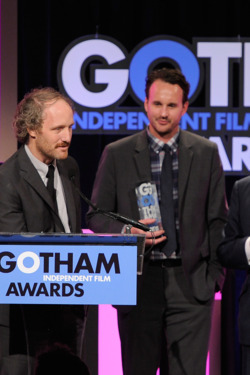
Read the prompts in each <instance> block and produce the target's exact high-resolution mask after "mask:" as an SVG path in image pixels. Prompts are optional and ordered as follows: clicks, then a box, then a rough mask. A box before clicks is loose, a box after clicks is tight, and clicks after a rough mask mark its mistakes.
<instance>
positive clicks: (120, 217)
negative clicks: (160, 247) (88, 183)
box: [70, 176, 150, 232]
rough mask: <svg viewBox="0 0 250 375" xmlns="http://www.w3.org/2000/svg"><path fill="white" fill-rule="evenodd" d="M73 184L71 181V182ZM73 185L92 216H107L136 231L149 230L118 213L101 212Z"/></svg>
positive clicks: (145, 226)
mask: <svg viewBox="0 0 250 375" xmlns="http://www.w3.org/2000/svg"><path fill="white" fill-rule="evenodd" d="M73 179H74V176H72V177H71V178H70V180H71V181H72V180H73ZM72 182H73V181H72ZM73 185H74V187H75V189H76V191H77V192H78V194H79V195H80V197H81V198H82V199H83V200H84V202H85V203H87V204H88V205H89V206H90V207H92V208H93V210H94V212H93V215H94V214H101V215H104V216H107V217H110V218H112V219H115V220H118V221H121V222H122V223H124V224H127V225H131V226H132V227H135V228H138V229H141V230H143V231H145V232H148V231H149V230H150V228H149V227H148V226H147V225H145V224H143V223H140V222H139V221H136V220H133V219H130V218H128V217H126V216H123V215H120V214H118V213H115V212H110V211H105V210H101V209H100V208H99V207H97V206H96V205H95V204H94V203H92V202H91V201H90V200H89V199H88V198H87V197H86V196H85V195H84V194H83V193H82V192H81V190H80V189H79V188H78V187H77V186H76V185H75V183H74V182H73Z"/></svg>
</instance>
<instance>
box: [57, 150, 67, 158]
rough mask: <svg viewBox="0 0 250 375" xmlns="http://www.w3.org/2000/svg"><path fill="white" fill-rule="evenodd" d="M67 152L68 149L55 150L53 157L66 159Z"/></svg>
mask: <svg viewBox="0 0 250 375" xmlns="http://www.w3.org/2000/svg"><path fill="white" fill-rule="evenodd" d="M68 155H69V153H68V150H64V151H63V150H61V151H59V152H56V155H55V159H57V160H61V159H66V158H67V157H68Z"/></svg>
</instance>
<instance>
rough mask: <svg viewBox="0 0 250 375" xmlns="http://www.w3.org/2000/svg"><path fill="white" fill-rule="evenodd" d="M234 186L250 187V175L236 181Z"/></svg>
mask: <svg viewBox="0 0 250 375" xmlns="http://www.w3.org/2000/svg"><path fill="white" fill-rule="evenodd" d="M234 186H235V187H239V188H243V187H249V188H250V176H245V177H242V178H240V179H239V180H237V181H235V183H234Z"/></svg>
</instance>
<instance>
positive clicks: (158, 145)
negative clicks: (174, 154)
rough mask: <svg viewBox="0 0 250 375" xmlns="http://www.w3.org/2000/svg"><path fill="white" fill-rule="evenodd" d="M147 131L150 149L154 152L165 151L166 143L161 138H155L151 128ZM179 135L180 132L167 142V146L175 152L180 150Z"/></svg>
mask: <svg viewBox="0 0 250 375" xmlns="http://www.w3.org/2000/svg"><path fill="white" fill-rule="evenodd" d="M146 130H147V136H148V141H149V145H150V147H151V148H152V149H153V151H154V152H160V151H161V150H162V149H163V147H164V145H165V143H164V142H163V141H162V140H160V139H159V138H157V137H155V136H154V135H153V134H151V133H150V131H149V128H146ZM179 135H180V130H179V131H178V132H177V133H176V134H175V135H174V136H173V137H172V138H171V139H170V140H169V141H168V142H167V145H168V146H169V147H170V148H171V149H173V150H177V148H178V143H179Z"/></svg>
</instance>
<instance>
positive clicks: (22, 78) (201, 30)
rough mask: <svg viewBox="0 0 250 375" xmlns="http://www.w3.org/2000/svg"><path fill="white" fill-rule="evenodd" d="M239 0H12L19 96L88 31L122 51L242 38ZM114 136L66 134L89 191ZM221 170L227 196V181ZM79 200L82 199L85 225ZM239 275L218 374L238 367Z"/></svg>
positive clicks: (44, 78) (225, 309) (228, 290)
mask: <svg viewBox="0 0 250 375" xmlns="http://www.w3.org/2000/svg"><path fill="white" fill-rule="evenodd" d="M248 10H249V5H248V2H246V1H244V2H243V1H239V0H237V1H236V0H232V1H230V2H228V1H227V0H223V1H222V0H221V1H220V0H217V1H214V0H210V1H209V2H207V3H204V2H199V3H197V2H192V1H191V2H187V1H184V0H175V1H171V2H170V1H165V0H154V1H147V0H145V1H139V0H133V1H131V0H126V1H119V0H105V1H104V0H103V1H101V0H90V1H81V0H71V1H64V0H42V1H34V0H19V1H18V100H21V99H22V97H23V96H24V94H25V93H26V92H27V91H30V90H31V89H32V88H34V87H39V86H52V87H54V88H56V89H58V83H57V64H58V61H59V57H60V55H61V53H62V52H63V50H64V49H65V47H66V46H67V45H68V44H69V43H71V42H72V41H73V40H74V39H77V38H79V37H82V36H86V35H91V34H95V33H96V32H98V33H99V34H102V35H106V36H109V37H113V38H115V39H116V40H118V41H119V42H120V43H121V44H122V45H123V46H124V47H125V48H126V49H127V51H128V52H130V51H131V50H132V49H133V48H134V47H135V46H136V45H137V44H139V43H140V42H142V41H143V40H144V39H146V38H148V37H151V36H156V35H169V36H175V37H179V38H182V39H184V40H186V41H187V42H189V43H192V38H193V37H209V38H212V37H230V38H232V37H239V36H240V37H249V36H250V28H249V12H248ZM116 139H118V136H114V135H113V136H112V135H73V139H72V145H71V148H70V154H71V155H72V156H74V157H75V158H76V160H77V161H78V163H79V166H80V170H81V186H82V191H83V192H84V193H85V194H86V195H87V196H88V197H90V196H91V190H92V185H93V181H94V177H95V173H96V169H97V164H98V161H99V158H100V155H101V152H102V150H103V148H104V146H105V145H106V144H108V143H110V142H111V141H113V140H116ZM240 177H242V176H226V190H227V196H228V201H229V202H230V194H231V189H232V185H233V183H234V181H235V180H236V179H238V178H240ZM86 210H87V207H86V205H85V204H84V205H83V215H82V216H83V227H85V219H84V217H85V212H86ZM243 278H244V274H243V273H242V272H238V271H237V272H233V271H228V275H227V279H226V283H225V287H224V293H223V302H222V373H221V374H222V375H224V374H225V375H237V374H239V373H240V363H239V356H240V349H239V345H238V339H237V334H238V332H237V309H238V302H237V301H238V295H239V291H240V288H241V284H242V280H243Z"/></svg>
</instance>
